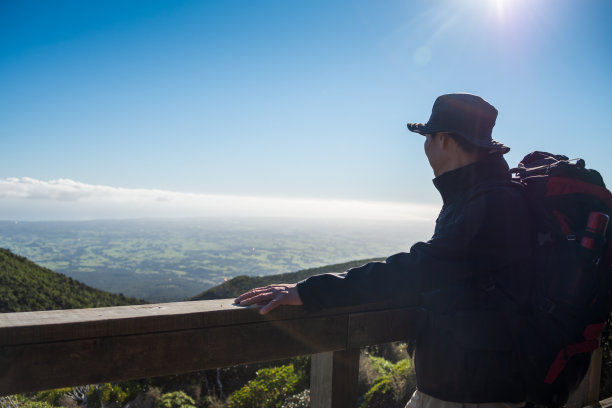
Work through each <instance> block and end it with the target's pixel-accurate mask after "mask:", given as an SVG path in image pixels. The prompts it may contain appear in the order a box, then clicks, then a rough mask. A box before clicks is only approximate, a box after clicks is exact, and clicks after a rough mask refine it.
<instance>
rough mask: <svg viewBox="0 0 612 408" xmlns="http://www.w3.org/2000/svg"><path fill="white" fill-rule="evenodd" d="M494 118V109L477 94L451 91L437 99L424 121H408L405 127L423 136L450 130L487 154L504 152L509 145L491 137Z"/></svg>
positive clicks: (495, 115) (495, 116)
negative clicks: (487, 151) (486, 150)
mask: <svg viewBox="0 0 612 408" xmlns="http://www.w3.org/2000/svg"><path fill="white" fill-rule="evenodd" d="M496 119H497V109H495V107H494V106H493V105H491V104H490V103H489V102H487V101H485V100H484V99H482V98H481V97H480V96H477V95H473V94H469V93H452V94H446V95H442V96H439V97H438V98H437V99H436V101H435V102H434V105H433V108H432V110H431V116H430V117H429V121H427V123H408V129H409V130H410V131H412V132H416V133H420V134H422V135H426V134H433V133H436V132H449V133H453V134H455V135H458V136H460V137H462V138H464V139H465V140H466V141H468V142H469V143H472V144H474V145H476V146H478V147H482V148H484V149H489V153H492V154H493V153H501V154H506V153H508V152H509V151H510V148H509V147H508V146H505V145H504V144H502V143H500V142H497V141H495V140H493V139H492V137H491V133H492V132H493V126H495V120H496Z"/></svg>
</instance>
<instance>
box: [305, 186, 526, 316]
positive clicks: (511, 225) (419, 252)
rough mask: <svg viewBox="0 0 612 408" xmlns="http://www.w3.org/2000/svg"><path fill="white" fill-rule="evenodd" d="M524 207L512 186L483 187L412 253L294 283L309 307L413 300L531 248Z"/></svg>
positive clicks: (501, 265)
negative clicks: (467, 203)
mask: <svg viewBox="0 0 612 408" xmlns="http://www.w3.org/2000/svg"><path fill="white" fill-rule="evenodd" d="M530 234H531V232H530V222H529V215H528V212H527V207H526V204H525V202H524V200H523V199H522V197H520V196H519V195H518V193H516V194H515V193H514V192H513V191H511V190H505V191H503V192H501V193H500V192H499V191H494V192H491V191H487V192H484V191H481V194H480V195H478V196H477V197H473V198H472V200H470V203H469V205H467V206H464V207H462V212H461V213H460V214H458V216H456V217H454V218H453V219H452V220H447V221H443V225H442V226H441V227H440V228H439V230H438V231H437V233H436V234H435V235H434V237H433V238H432V239H431V240H429V241H428V242H419V243H416V244H415V245H413V246H412V248H411V249H410V252H408V253H399V254H395V255H393V256H391V257H389V258H388V259H387V260H386V261H385V262H373V263H369V264H366V265H364V266H362V267H359V268H354V269H350V270H349V271H347V272H345V273H343V274H325V275H317V276H313V277H311V278H309V279H307V280H305V281H302V282H300V283H298V286H297V289H298V291H299V294H300V297H301V299H302V301H303V303H304V305H305V306H306V307H307V308H308V309H311V310H316V309H320V308H328V307H338V306H351V305H355V304H361V303H375V302H380V301H386V300H390V301H398V302H404V301H407V302H414V300H415V299H416V298H417V297H418V294H421V293H426V292H429V291H433V290H436V289H440V288H444V287H448V286H450V285H454V284H457V283H459V282H461V281H465V280H467V279H470V278H474V277H478V276H484V275H486V274H491V273H495V271H497V270H500V269H502V268H507V267H508V266H509V265H511V264H513V263H515V262H517V261H519V260H521V259H524V258H525V257H527V256H528V255H529V253H530V250H531V247H530V241H529V237H530Z"/></svg>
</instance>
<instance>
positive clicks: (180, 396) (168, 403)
mask: <svg viewBox="0 0 612 408" xmlns="http://www.w3.org/2000/svg"><path fill="white" fill-rule="evenodd" d="M155 406H156V408H195V401H194V400H193V398H191V397H190V396H189V395H187V394H185V393H184V392H183V391H174V392H168V393H166V394H164V395H162V396H161V398H160V399H158V400H157V404H156V405H155Z"/></svg>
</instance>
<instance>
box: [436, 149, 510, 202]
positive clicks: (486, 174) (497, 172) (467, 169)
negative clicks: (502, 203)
mask: <svg viewBox="0 0 612 408" xmlns="http://www.w3.org/2000/svg"><path fill="white" fill-rule="evenodd" d="M508 170H509V167H508V163H507V162H506V160H505V159H504V158H503V157H502V156H501V155H495V156H493V157H491V158H487V159H484V160H481V161H477V162H475V163H472V164H468V165H467V166H463V167H459V168H458V169H455V170H451V171H448V172H446V173H444V174H442V175H440V176H438V177H436V178H435V179H433V183H434V185H435V186H436V188H437V189H438V191H439V192H440V194H441V195H442V201H443V202H444V204H448V203H450V202H452V201H455V200H456V199H458V198H459V197H461V195H462V194H463V193H465V192H466V191H468V190H470V189H471V188H473V187H475V186H477V185H479V184H483V183H486V182H488V181H492V180H510V173H508Z"/></svg>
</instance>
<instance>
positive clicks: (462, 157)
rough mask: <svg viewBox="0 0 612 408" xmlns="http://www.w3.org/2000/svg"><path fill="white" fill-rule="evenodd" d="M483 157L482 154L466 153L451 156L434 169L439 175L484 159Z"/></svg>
mask: <svg viewBox="0 0 612 408" xmlns="http://www.w3.org/2000/svg"><path fill="white" fill-rule="evenodd" d="M482 159H483V157H482V155H480V154H474V153H465V152H463V154H459V155H455V156H452V157H450V158H449V159H448V160H446V161H445V162H444V163H442V164H441V165H440V167H439V168H437V169H435V170H434V176H436V177H439V176H441V175H442V174H444V173H448V172H449V171H453V170H456V169H458V168H460V167H464V166H468V165H470V164H472V163H476V162H477V161H480V160H482Z"/></svg>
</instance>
